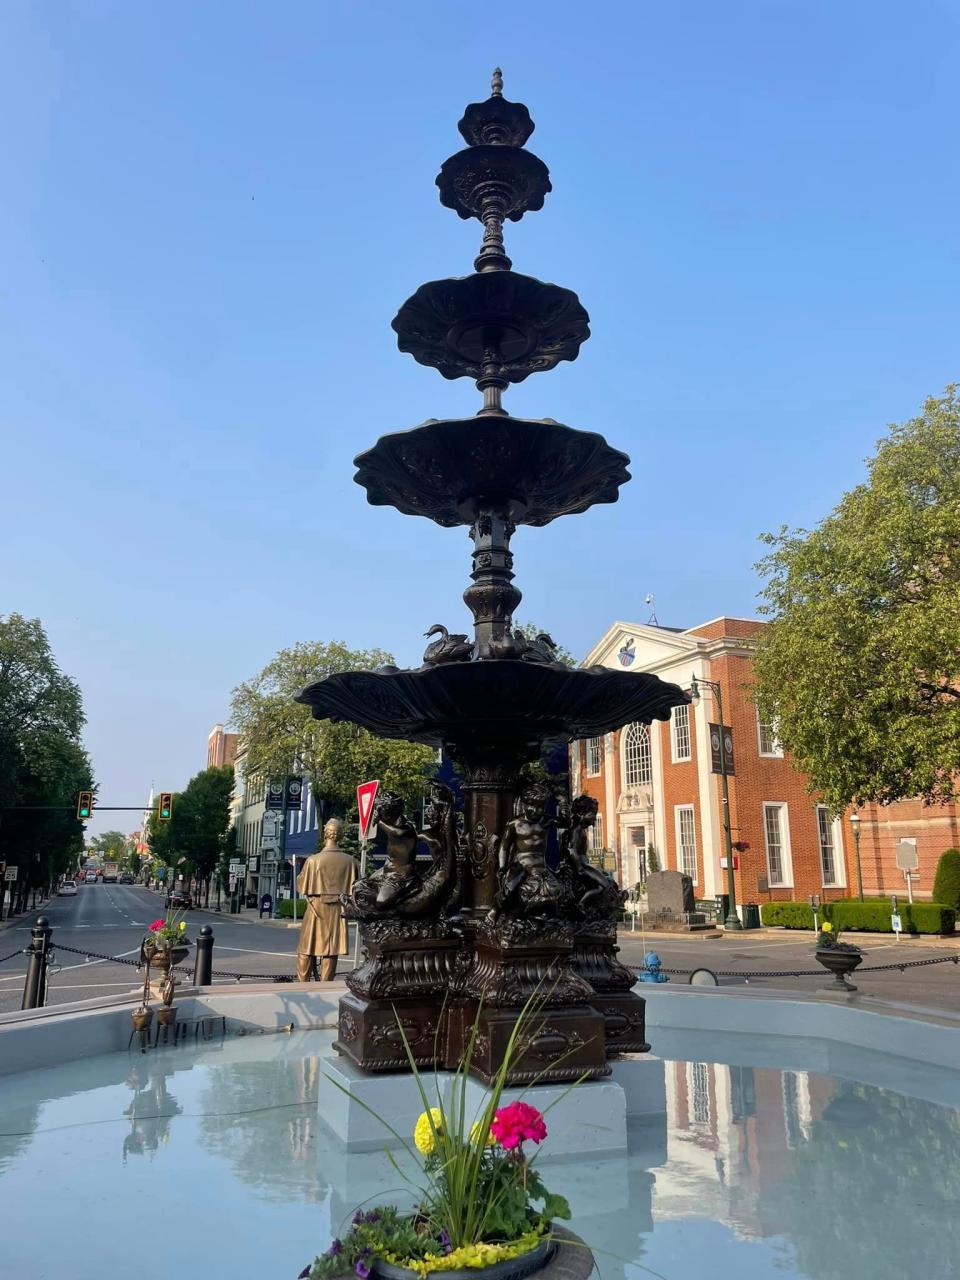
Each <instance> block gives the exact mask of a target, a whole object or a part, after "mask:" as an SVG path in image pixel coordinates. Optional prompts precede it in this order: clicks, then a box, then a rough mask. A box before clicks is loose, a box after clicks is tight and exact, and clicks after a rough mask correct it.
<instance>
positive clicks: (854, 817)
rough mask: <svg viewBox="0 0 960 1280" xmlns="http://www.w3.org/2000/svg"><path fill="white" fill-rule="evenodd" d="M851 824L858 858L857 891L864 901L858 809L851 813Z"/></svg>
mask: <svg viewBox="0 0 960 1280" xmlns="http://www.w3.org/2000/svg"><path fill="white" fill-rule="evenodd" d="M850 826H851V827H852V828H853V843H854V849H855V854H856V859H857V893H858V894H859V896H860V901H861V902H862V901H863V868H862V867H861V865H860V815H859V813H857V811H856V810H854V811H853V813H851V815H850Z"/></svg>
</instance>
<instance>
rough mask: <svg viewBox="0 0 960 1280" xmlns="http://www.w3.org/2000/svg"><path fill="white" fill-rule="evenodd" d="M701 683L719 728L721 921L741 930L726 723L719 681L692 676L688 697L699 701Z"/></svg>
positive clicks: (693, 700)
mask: <svg viewBox="0 0 960 1280" xmlns="http://www.w3.org/2000/svg"><path fill="white" fill-rule="evenodd" d="M702 684H705V685H706V686H707V688H708V689H710V690H711V692H712V693H713V696H714V698H716V700H717V721H718V728H719V730H720V783H721V787H722V790H723V801H722V807H723V843H724V848H725V849H726V853H727V894H728V897H729V901H728V903H727V916H726V919H725V920H724V922H723V927H724V929H729V930H730V932H731V933H734V932H737V931H738V930H741V929H742V928H743V924H742V923H741V920H740V917H739V916H738V915H737V887H736V883H735V881H734V878H733V840H732V839H731V836H730V788H729V786H728V784H727V747H726V742H725V741H724V739H725V737H726V734H725V729H726V725H725V724H724V722H723V695H722V693H721V692H720V683H719V681H717V680H699V681H698V680H697V677H696V676H692V677H691V680H690V699H691V701H692V702H693V704H694V705H695V706H696V704H697V703H698V702H699V701H700V685H702Z"/></svg>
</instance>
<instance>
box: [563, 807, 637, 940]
mask: <svg viewBox="0 0 960 1280" xmlns="http://www.w3.org/2000/svg"><path fill="white" fill-rule="evenodd" d="M598 808H599V801H597V800H595V799H594V798H593V796H588V795H579V796H577V798H576V799H575V800H574V802H573V804H572V805H571V806H570V818H569V826H568V827H567V828H566V830H565V832H564V836H563V840H562V841H561V848H562V850H563V861H564V865H565V869H566V870H567V872H568V875H569V876H570V878H571V881H572V891H573V896H574V899H575V902H576V906H577V909H578V911H579V912H580V913H581V914H582V915H584V916H587V915H591V914H592V913H593V912H595V911H598V910H599V909H601V908H602V907H606V908H607V909H609V908H610V907H614V908H615V909H617V908H619V904H620V902H621V898H622V896H623V895H621V892H620V887H619V885H618V884H617V882H616V881H615V880H614V878H613V877H612V876H609V875H607V873H606V872H605V871H601V870H600V869H599V868H598V867H594V866H592V865H591V863H590V856H589V851H590V838H589V835H588V832H589V831H590V830H591V829H592V828H593V827H594V826H595V825H596V821H597V810H598ZM614 900H615V901H614Z"/></svg>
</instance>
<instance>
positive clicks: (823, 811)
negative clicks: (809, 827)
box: [814, 804, 847, 889]
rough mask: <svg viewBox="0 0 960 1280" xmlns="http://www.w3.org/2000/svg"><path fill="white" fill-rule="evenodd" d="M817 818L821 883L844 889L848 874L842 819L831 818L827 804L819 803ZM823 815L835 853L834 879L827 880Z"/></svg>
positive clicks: (827, 887) (816, 811)
mask: <svg viewBox="0 0 960 1280" xmlns="http://www.w3.org/2000/svg"><path fill="white" fill-rule="evenodd" d="M814 813H815V816H816V820H817V857H818V859H819V862H820V883H821V884H822V885H823V887H824V888H825V889H842V888H844V886H845V885H846V883H847V879H846V875H845V874H844V867H843V843H842V840H843V832H842V831H841V829H840V819H839V818H831V817H830V811H829V810H828V809H827V806H826V805H825V804H818V805H817V806H816V808H815V810H814ZM821 815H823V822H824V824H825V825H826V829H827V832H828V834H829V836H830V844H831V849H832V853H833V876H834V878H833V879H832V880H827V878H826V876H825V875H824V874H823V833H822V829H821V826H820V822H821Z"/></svg>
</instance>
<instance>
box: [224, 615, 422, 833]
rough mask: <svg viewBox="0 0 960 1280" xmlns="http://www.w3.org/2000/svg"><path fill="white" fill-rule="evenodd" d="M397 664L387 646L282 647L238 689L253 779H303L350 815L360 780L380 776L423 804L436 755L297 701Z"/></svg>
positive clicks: (236, 712) (238, 719) (234, 709)
mask: <svg viewBox="0 0 960 1280" xmlns="http://www.w3.org/2000/svg"><path fill="white" fill-rule="evenodd" d="M392 662H393V658H392V656H391V655H390V654H389V653H386V652H385V651H384V650H382V649H368V650H351V649H348V648H347V646H346V645H344V644H342V643H341V642H340V641H336V640H334V641H330V642H327V643H324V642H319V641H318V642H314V643H309V644H297V645H294V646H293V648H291V649H282V650H281V651H280V652H279V653H278V654H277V656H276V657H275V658H274V659H273V661H272V662H270V663H268V664H267V666H266V667H264V669H263V670H262V671H261V672H260V673H259V675H257V676H254V678H253V679H252V680H248V681H245V682H244V683H243V684H241V685H238V686H237V688H236V689H235V690H234V691H233V699H232V704H231V717H232V721H233V724H234V725H235V726H236V728H237V730H238V731H239V733H240V735H241V738H242V741H243V745H244V748H245V750H246V762H245V765H244V768H245V770H246V772H247V774H248V775H252V774H256V775H258V776H260V777H264V778H283V777H285V776H286V775H287V774H291V773H292V774H298V775H299V774H302V775H303V776H304V777H305V778H306V780H307V781H308V783H309V784H310V786H311V787H312V788H313V791H314V796H315V798H316V799H317V800H318V801H321V800H324V801H329V802H332V804H333V805H334V806H335V807H336V808H338V809H340V810H341V811H342V812H344V813H347V814H349V813H350V812H351V811H352V809H354V808H355V807H356V787H357V783H359V782H364V781H366V780H367V779H369V778H378V779H379V780H380V782H381V784H382V785H383V786H384V787H387V788H389V789H390V790H391V791H396V792H397V793H398V794H399V795H402V796H403V797H404V799H405V800H406V801H407V802H408V803H410V804H414V805H416V804H419V802H420V797H421V793H422V789H423V781H424V779H425V778H426V777H428V776H429V775H430V774H431V773H432V772H433V771H434V769H435V767H436V753H435V752H434V751H432V750H431V749H430V748H429V747H423V746H420V745H418V744H416V743H410V742H400V741H394V740H387V739H384V738H377V737H375V736H374V735H373V734H372V733H368V732H367V730H366V729H361V728H360V727H359V726H357V725H352V724H334V723H333V722H332V721H330V720H315V719H314V718H313V714H312V712H311V710H310V708H309V707H305V706H302V705H301V704H300V703H299V702H296V701H294V699H295V698H296V695H297V694H298V693H300V692H301V690H302V689H303V688H304V687H305V686H306V685H308V684H312V683H313V682H314V681H316V680H321V679H323V677H324V676H328V675H333V674H334V673H335V672H338V671H358V670H371V669H375V668H377V667H381V666H385V665H387V664H389V663H392Z"/></svg>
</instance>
